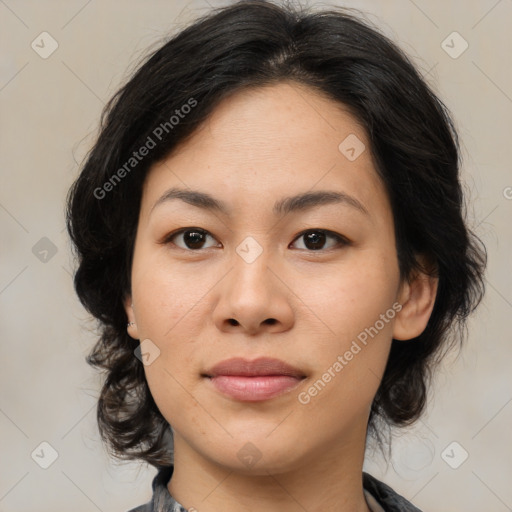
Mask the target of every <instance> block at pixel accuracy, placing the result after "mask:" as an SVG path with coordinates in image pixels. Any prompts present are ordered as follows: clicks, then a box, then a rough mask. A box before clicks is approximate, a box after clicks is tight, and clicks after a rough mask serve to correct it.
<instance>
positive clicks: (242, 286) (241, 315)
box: [213, 253, 294, 335]
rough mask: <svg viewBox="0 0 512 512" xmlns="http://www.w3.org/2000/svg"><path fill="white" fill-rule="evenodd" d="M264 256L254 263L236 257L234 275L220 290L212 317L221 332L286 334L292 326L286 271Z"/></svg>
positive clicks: (226, 278)
mask: <svg viewBox="0 0 512 512" xmlns="http://www.w3.org/2000/svg"><path fill="white" fill-rule="evenodd" d="M264 254H265V253H263V254H261V255H260V256H259V257H258V258H256V260H254V261H252V262H248V261H246V260H244V259H243V258H242V257H240V256H239V255H238V254H235V255H234V257H233V266H232V269H231V271H230V272H229V273H228V274H227V275H226V277H225V278H224V279H223V280H222V281H221V282H220V283H219V287H218V288H217V291H218V293H219V296H218V297H217V299H218V300H217V303H216V306H215V308H214V312H213V316H214V322H215V325H216V326H217V328H218V329H219V330H221V331H223V332H241V331H243V332H244V333H246V334H248V335H257V334H259V333H264V332H267V333H277V332H282V331H286V330H288V329H290V328H291V326H292V325H293V322H294V311H293V308H292V305H291V300H292V299H293V296H294V295H293V292H292V291H291V289H290V288H289V284H288V283H286V276H285V275H284V273H283V271H282V270H281V271H279V266H278V265H277V264H273V263H272V262H269V261H268V258H267V257H265V256H264ZM269 264H271V265H272V267H271V266H270V265H269Z"/></svg>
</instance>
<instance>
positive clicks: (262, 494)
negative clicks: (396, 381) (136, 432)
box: [167, 432, 370, 512]
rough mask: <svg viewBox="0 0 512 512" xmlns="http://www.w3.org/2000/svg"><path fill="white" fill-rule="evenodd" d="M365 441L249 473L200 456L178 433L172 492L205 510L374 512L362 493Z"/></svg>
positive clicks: (182, 501) (185, 502)
mask: <svg viewBox="0 0 512 512" xmlns="http://www.w3.org/2000/svg"><path fill="white" fill-rule="evenodd" d="M364 447H365V438H364V437H363V438H362V439H361V438H359V439H350V440H346V441H345V442H343V443H339V444H338V445H337V446H333V445H332V443H331V444H330V445H329V446H325V447H324V449H323V450H319V451H318V452H317V453H315V456H314V457H311V456H310V457H308V458H307V459H306V458H304V459H303V460H300V461H294V462H293V468H292V467H290V469H288V470H284V471H283V470H281V471H279V472H273V471H272V470H271V468H265V466H264V465H261V464H258V467H259V468H260V469H259V471H258V473H257V474H255V473H254V474H248V472H247V471H245V472H242V471H239V470H237V469H236V468H230V467H225V466H221V465H219V464H216V463H214V462H212V461H211V459H207V458H205V457H202V456H201V455H200V454H198V453H197V452H196V451H195V450H193V449H192V447H191V446H190V445H189V444H188V443H187V442H186V441H185V440H184V439H183V438H182V437H181V436H180V435H179V434H178V433H177V432H175V433H174V472H173V475H172V477H171V480H170V481H169V483H168V486H167V488H168V490H169V492H170V494H171V495H172V496H173V497H174V499H175V500H176V501H178V502H179V503H180V504H181V505H183V506H184V507H186V508H187V509H191V510H197V511H200V512H221V511H222V512H235V511H236V512H240V511H243V512H256V511H258V512H259V511H261V510H265V511H266V512H304V511H305V510H307V511H308V512H320V511H322V512H370V510H369V508H368V505H367V504H366V500H365V498H364V494H363V485H362V466H363V458H364Z"/></svg>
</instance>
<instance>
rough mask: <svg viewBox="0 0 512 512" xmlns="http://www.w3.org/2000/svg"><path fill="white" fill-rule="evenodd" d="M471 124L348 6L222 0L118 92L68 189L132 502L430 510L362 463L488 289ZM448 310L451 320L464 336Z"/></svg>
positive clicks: (114, 442)
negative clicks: (138, 493)
mask: <svg viewBox="0 0 512 512" xmlns="http://www.w3.org/2000/svg"><path fill="white" fill-rule="evenodd" d="M463 214H464V212H463V196H462V192H461V187H460V183H459V152H458V145H457V136H456V133H455V131H454V129H453V126H452V123H451V120H450V117H449V115H448V113H447V110H446V108H445V107H444V105H443V104H442V102H441V101H440V100H439V99H438V98H437V97H436V96H435V95H434V94H433V93H432V91H431V90H430V89H429V87H428V86H427V85H426V84H425V83H424V82H423V80H422V79H421V77H420V75H419V73H418V72H417V71H416V70H415V69H414V67H413V66H412V65H411V63H410V62H409V60H408V59H407V57H406V56H405V55H404V54H403V53H402V52H401V51H400V50H399V49H398V48H397V47H396V46H395V45H394V44H393V43H391V42H390V41H389V40H387V39H386V38H385V37H384V36H383V35H381V34H380V33H379V32H378V31H376V30H375V29H374V28H372V27H370V26H368V25H367V24H366V23H363V22H362V21H361V20H359V19H357V18H356V17H354V16H353V15H351V14H349V13H347V12H346V11H344V10H342V9H339V10H336V9H333V10H330V11H323V12H311V11H308V10H307V9H303V10H299V9H293V8H291V7H282V6H278V5H275V4H273V3H269V2H264V1H242V2H239V3H236V4H234V5H232V6H229V7H225V8H221V9H217V10H215V11H212V12H211V13H210V14H209V15H207V16H205V17H203V18H201V19H199V20H197V21H196V22H194V23H193V24H192V25H190V26H189V27H187V28H185V29H184V30H183V31H181V32H180V33H179V34H177V35H176V36H175V37H173V38H172V39H171V40H170V41H169V42H167V43H166V44H165V45H163V46H162V47H161V48H160V49H158V50H157V51H156V52H155V53H154V54H153V55H152V56H151V57H150V58H148V59H147V61H146V62H145V63H144V64H143V65H142V66H141V67H140V68H139V69H138V70H137V71H136V73H135V74H134V76H133V77H132V78H131V79H130V80H129V81H128V82H127V83H126V85H125V86H124V87H123V88H122V89H121V90H120V91H119V92H118V93H117V94H116V95H115V96H114V98H113V99H112V100H111V101H110V103H109V104H108V105H107V108H106V110H105V112H104V115H103V118H102V128H101V133H100V135H99V137H98V140H97V142H96V144H95V145H94V147H93V148H92V150H91V152H90V153H89V155H88V157H87V160H86V162H85V165H84V166H83V168H82V170H81V173H80V176H79V177H78V179H77V181H76V182H75V184H74V185H73V187H72V189H71V190H70V194H69V198H68V230H69V233H70V236H71V239H72V241H73V243H74V245H75V248H76V253H77V256H78V259H79V266H78V269H77V271H76V275H75V287H76V291H77V294H78V296H79V297H80V299H81V301H82V303H83V304H84V306H85V307H86V308H87V309H88V311H89V312H90V313H91V314H93V315H94V316H95V317H96V318H97V319H98V320H99V321H100V325H101V337H100V339H99V340H98V342H97V344H96V346H95V347H94V349H93V351H92V352H91V354H90V355H89V357H88V362H89V363H90V364H92V365H94V366H96V367H98V368H102V369H104V370H105V371H106V380H105V383H104V386H103V389H102V391H101V396H100V399H99V402H98V422H99V427H100V432H101V435H102V437H103V439H104V441H105V442H106V443H107V446H108V447H109V448H110V450H111V453H112V455H114V456H116V457H119V458H123V459H127V460H129V459H138V460H141V461H144V462H147V463H150V464H152V465H153V466H155V467H156V468H157V469H158V474H157V475H156V477H155V479H154V481H153V498H152V500H151V501H150V502H149V503H147V504H145V505H141V506H140V507H137V508H135V509H133V512H135V511H136V512H143V511H153V512H156V511H158V512H164V511H183V510H186V509H188V510H197V511H200V512H210V511H223V512H230V511H234V510H247V511H263V510H264V511H274V510H279V511H281V512H282V511H299V510H308V511H315V510H323V511H325V510H329V511H330V510H332V511H350V512H354V511H365V512H368V511H372V512H375V511H383V510H385V511H388V510H389V511H408V510H418V509H417V508H416V507H414V505H412V504H411V503H409V502H408V501H407V500H405V499H404V498H403V497H401V496H399V495H398V494H397V493H396V492H395V491H393V490H392V489H391V488H390V487H388V486H387V485H385V484H384V483H382V482H380V481H378V480H377V479H375V478H374V477H372V476H371V475H369V474H367V473H363V471H362V466H363V459H364V452H365V446H366V442H367V439H369V436H372V437H373V438H374V439H376V440H377V441H378V443H380V445H381V446H384V444H385V439H384V438H385V436H384V432H385V428H386V427H389V426H404V425H409V424H411V423H412V422H414V421H415V420H417V419H418V417H419V416H420V415H421V413H422V411H423V410H424V407H425V400H426V393H427V386H428V384H429V377H430V376H431V374H432V371H433V369H434V368H435V364H437V363H438V362H439V360H440V356H441V355H442V354H443V353H444V352H445V351H446V350H447V349H448V348H449V346H450V340H452V341H453V340H456V339H457V338H458V339H462V332H463V327H464V321H465V319H466V318H467V316H468V315H469V314H470V313H471V312H472V311H473V310H474V308H475V307H476V306H477V304H478V303H479V301H480V300H481V297H482V294H483V291H484V286H483V272H484V268H485V263H486V255H485V249H484V248H483V246H482V244H481V242H479V240H478V238H476V237H475V236H474V234H473V233H472V232H471V231H470V230H469V229H468V227H467V226H466V225H465V222H464V216H463ZM454 331H455V333H456V334H458V337H457V336H449V335H450V334H453V332H454Z"/></svg>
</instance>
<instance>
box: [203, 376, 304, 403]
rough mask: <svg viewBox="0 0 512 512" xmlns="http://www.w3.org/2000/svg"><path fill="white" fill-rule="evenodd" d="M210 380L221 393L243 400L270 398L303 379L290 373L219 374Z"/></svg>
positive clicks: (291, 387)
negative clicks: (249, 375) (245, 375)
mask: <svg viewBox="0 0 512 512" xmlns="http://www.w3.org/2000/svg"><path fill="white" fill-rule="evenodd" d="M209 380H210V381H211V383H212V384H213V385H214V386H215V388H216V389H217V390H218V391H220V392H221V393H223V394H225V395H228V396H230V397H231V398H234V399H235V400H240V401H243V402H259V401H261V400H269V399H270V398H274V397H276V396H278V395H281V394H283V393H286V392H287V391H289V390H291V389H293V388H294V387H295V386H297V384H299V382H300V381H301V380H302V379H299V378H297V377H290V376H289V375H262V376H260V377H244V376H240V375H218V376H217V377H210V378H209Z"/></svg>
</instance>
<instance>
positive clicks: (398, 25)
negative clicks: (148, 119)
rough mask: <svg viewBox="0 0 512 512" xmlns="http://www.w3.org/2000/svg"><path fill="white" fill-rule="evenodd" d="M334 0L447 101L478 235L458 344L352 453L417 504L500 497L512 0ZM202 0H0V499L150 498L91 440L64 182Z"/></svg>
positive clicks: (505, 413)
mask: <svg viewBox="0 0 512 512" xmlns="http://www.w3.org/2000/svg"><path fill="white" fill-rule="evenodd" d="M209 1H210V2H211V5H215V6H218V5H221V3H219V2H213V0H209ZM311 3H314V4H315V5H318V7H322V6H323V5H325V4H323V3H316V2H313V1H312V2H311ZM340 3H341V4H343V5H348V6H353V7H357V8H360V9H362V10H364V11H366V12H368V13H371V14H369V17H370V19H372V20H373V21H374V22H375V23H377V24H378V25H379V26H380V27H382V29H383V30H384V32H385V33H386V34H388V35H389V36H390V37H391V38H392V39H394V40H396V41H398V42H399V44H400V45H401V46H402V47H403V48H404V49H405V50H406V51H407V52H408V53H409V54H410V55H412V57H413V59H414V61H415V62H416V63H417V64H418V66H419V67H420V68H421V70H422V71H423V73H424V74H425V76H426V78H427V80H428V81H429V82H430V83H431V84H432V85H433V87H434V88H435V90H436V91H438V93H439V94H440V95H441V97H442V98H443V99H444V101H445V102H446V104H447V105H448V106H449V108H450V109H451V110H452V112H453V115H454V118H455V120H456V124H457V127H458V129H459V131H460V135H461V138H462V143H463V153H464V155H463V156H464V162H465V164H464V177H465V181H466V184H467V189H468V193H469V195H470V198H471V201H472V204H473V206H472V207H471V209H470V211H469V216H470V221H471V224H472V225H473V226H475V227H476V228H477V232H478V233H479V235H480V236H481V237H482V238H483V240H484V241H485V243H486V245H487V247H488V251H489V270H488V274H487V295H486V298H485V301H484V303H483V304H482V306H481V308H480V310H479V312H478V314H477V315H476V316H475V317H474V318H473V319H472V321H471V322H470V325H469V327H470V337H469V340H468V343H467V345H466V347H465V349H464V351H463V353H462V354H461V355H460V356H459V357H458V358H456V357H455V356H453V357H451V358H450V361H446V363H445V365H444V367H443V369H442V371H441V372H440V373H439V375H438V378H437V380H436V385H435V389H433V396H435V399H433V400H432V402H431V404H430V407H429V410H428V413H427V415H426V416H425V417H424V418H423V420H422V421H421V422H419V423H418V425H417V426H416V427H415V428H414V429H410V430H409V431H407V432H403V433H402V434H401V435H400V436H398V435H397V437H396V439H395V442H394V452H393V457H392V459H391V461H390V463H389V464H387V465H386V464H385V463H384V462H383V461H382V459H380V458H378V457H377V456H376V455H372V454H370V453H369V454H368V457H367V463H366V466H365V469H366V470H368V471H369V472H371V473H372V474H374V475H375V476H376V477H378V478H381V479H383V480H385V481H386V482H387V483H389V484H390V485H391V486H393V487H394V488H395V489H396V490H397V491H399V492H400V493H402V494H403V495H405V496H406V497H407V498H409V499H411V500H412V501H413V502H414V503H415V504H416V505H417V506H418V507H420V508H421V509H424V510H425V511H437V512H440V511H443V512H444V511H465V512H469V511H482V510H485V511H495V512H502V511H506V510H512V486H511V485H510V480H511V477H512V462H511V461H512V442H511V427H510V426H511V420H512V403H511V401H512V386H511V379H510V356H511V344H510V341H511V334H510V324H509V319H510V318H511V315H512V277H511V272H510V263H511V254H512V243H511V239H512V237H511V236H510V234H511V229H510V226H511V215H512V188H511V187H512V172H511V164H510V162H511V161H512V129H511V123H510V120H511V116H512V67H511V66H510V62H511V61H510V55H511V52H512V36H511V30H510V27H511V23H510V22H511V20H512V1H511V0H500V1H496V0H482V1H471V2H468V1H463V0H460V1H447V0H435V1H426V0H414V1H413V0H397V1H376V0H373V1H371V0H367V1H360V2H356V1H351V2H340ZM208 8H209V6H208V3H207V2H206V0H204V1H199V0H197V1H187V0H175V1H169V0H166V1H152V2H143V1H141V0H140V1H130V2H128V1H123V2H122V1H113V0H102V1H99V0H92V1H86V0H74V1H60V2H59V1H44V2H43V1H40V2H33V1H25V0H18V1H16V0H0V39H1V48H2V58H1V64H0V105H1V121H0V134H1V139H0V159H1V160H0V162H1V165H0V172H1V175H2V178H1V183H2V186H1V189H0V224H1V228H2V243H1V246H0V247H1V248H0V251H1V254H0V315H1V316H0V332H1V336H2V343H1V349H0V350H1V362H2V365H1V368H2V370H1V372H0V385H1V387H0V389H1V397H0V432H1V436H0V454H1V455H0V457H1V460H2V464H1V468H0V511H2V512H21V511H33V510H38V511H39V512H50V511H56V510H73V511H74V512H85V511H91V510H100V511H104V512H107V511H109V512H111V511H112V512H113V511H121V512H124V511H126V510H128V509H129V508H131V507H134V506H136V505H138V504H141V503H143V502H145V501H146V500H148V499H149V497H150V494H151V488H150V484H151V479H152V477H153V475H154V470H153V469H152V468H147V467H144V466H142V467H140V466H139V465H137V464H116V463H114V462H113V461H110V460H109V458H108V457H107V455H106V453H105V451H104V450H103V447H102V445H101V443H100V441H99V436H98V433H97V429H96V423H95V414H94V407H95V397H96V395H97V392H98V386H99V378H98V377H97V376H96V375H95V374H94V372H93V370H92V369H90V368H89V367H88V366H87V365H86V363H85V361H84V357H85V355H86V354H87V353H88V352H89V350H90V347H91V346H92V343H93V341H94V336H93V334H92V332H91V331H90V330H89V329H90V328H91V327H92V326H93V323H92V322H90V320H89V319H88V316H87V314H86V313H85V311H84V310H83V309H82V308H81V306H80V305H79V303H78V301H77V299H76V298H75V295H74V292H73V288H72V281H71V271H72V269H73V261H72V258H71V255H70V251H69V242H68V239H67V235H66V232H65V231H64V216H63V212H64V198H65V194H66V192H67V189H68V187H69V186H70V184H71V182H72V181H73V179H74V178H75V176H76V175H77V171H78V165H77V162H80V161H81V159H82V158H83V156H84V155H85V152H86V151H87V149H88V148H89V147H90V144H91V142H92V140H93V137H94V134H95V130H96V128H97V125H98V119H99V115H100V111H101V109H102V107H103V105H104V103H105V102H106V100H107V99H108V98H109V97H110V96H111V95H112V93H113V92H114V91H115V90H116V88H117V86H118V85H119V84H120V82H121V81H122V80H123V78H124V77H125V76H126V74H127V72H128V71H129V70H131V69H133V68H134V66H135V64H136V63H137V62H138V59H140V58H141V57H142V56H143V55H144V54H145V52H146V49H147V48H148V47H154V46H155V45H157V44H158V42H159V41H160V40H161V38H162V37H163V36H165V35H166V34H168V33H170V32H171V31H174V30H177V29H179V28H181V27H183V26H185V25H186V24H187V22H188V21H190V20H191V19H192V18H193V17H195V16H196V15H199V14H202V13H204V12H206V11H207V10H208ZM43 31H47V32H48V33H49V34H51V36H52V37H53V38H54V39H55V40H56V41H57V42H58V45H59V46H58V49H57V50H56V51H55V52H54V53H53V54H52V55H51V56H49V57H48V58H47V59H43V58H41V57H40V55H39V54H38V53H36V52H35V51H34V50H33V49H32V48H31V43H32V41H33V40H36V42H37V40H38V39H36V38H37V37H38V36H39V34H40V33H41V32H43ZM453 31H457V32H459V33H460V34H461V36H462V37H463V38H464V39H465V40H466V41H467V42H468V44H469V47H468V49H467V50H466V51H465V52H464V53H462V54H461V55H460V56H459V57H458V58H455V59H454V58H452V57H451V56H449V55H448V54H447V53H446V52H445V50H444V49H443V47H442V41H443V40H445V39H446V38H447V36H448V35H449V34H451V33H452V32H453ZM449 41H450V40H449ZM461 43H462V41H461V40H455V41H454V43H453V46H454V48H455V50H457V48H459V49H460V48H461V46H460V44H461ZM450 44H451V43H450ZM458 45H459V46H458ZM46 48H48V46H46ZM44 237H46V238H47V239H49V241H51V243H50V242H49V241H48V240H46V239H45V240H43V241H40V240H41V239H42V238H44ZM36 244H39V245H36ZM53 246H54V247H53ZM34 247H35V249H34ZM52 247H53V251H55V250H56V251H57V252H56V253H55V254H53V253H52V250H51V249H52ZM45 249H46V250H49V252H48V253H44V250H45ZM42 251H43V252H42ZM41 258H42V259H43V260H44V259H45V258H46V260H47V261H41ZM43 441H45V442H47V443H49V444H50V445H51V446H52V447H53V449H54V450H56V452H57V453H58V457H57V459H56V460H55V462H54V463H53V464H52V465H51V466H50V467H48V469H42V468H41V467H40V466H39V465H38V464H37V463H36V462H35V460H36V461H38V462H39V463H42V462H44V461H46V462H48V461H49V460H50V459H49V457H50V454H51V449H50V448H48V447H46V446H45V445H43V447H40V443H42V442H43ZM453 441H456V442H457V443H458V445H457V446H456V447H455V449H454V451H451V448H449V449H448V451H445V449H446V448H447V447H448V446H449V445H450V443H452V442H453ZM459 445H460V446H459ZM462 449H464V450H466V451H467V452H468V454H469V457H468V459H467V460H466V461H465V462H464V463H463V464H462V465H460V467H458V468H457V469H453V468H452V467H450V466H449V465H448V464H447V463H446V462H445V460H444V459H443V453H444V454H445V455H444V457H445V458H447V457H446V455H447V454H448V458H447V460H450V462H451V464H452V465H454V463H456V462H460V457H461V453H462V451H461V450H462ZM34 450H35V454H34V459H33V458H32V457H31V454H32V453H33V452H34ZM41 450H42V451H41ZM37 454H38V455H37Z"/></svg>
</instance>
